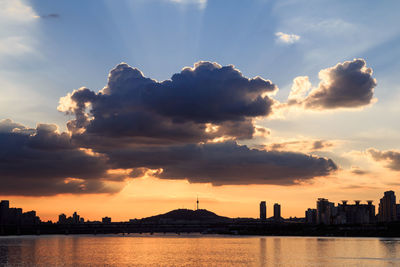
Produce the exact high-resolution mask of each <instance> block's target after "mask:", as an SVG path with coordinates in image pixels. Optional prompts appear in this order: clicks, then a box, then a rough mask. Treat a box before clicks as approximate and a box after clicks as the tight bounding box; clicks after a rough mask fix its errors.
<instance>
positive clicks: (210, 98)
mask: <svg viewBox="0 0 400 267" xmlns="http://www.w3.org/2000/svg"><path fill="white" fill-rule="evenodd" d="M399 8H400V2H398V1H394V0H393V1H385V2H379V3H378V2H376V1H369V0H356V1H327V0H318V1H316V0H307V1H305V0H304V1H300V0H279V1H278V0H275V1H274V0H248V1H241V0H238V1H236V0H230V1H219V0H88V1H75V0H73V1H54V0H0V95H1V97H0V181H1V187H0V197H1V198H2V199H9V200H10V201H11V206H15V207H22V208H23V209H24V210H32V209H34V210H36V211H37V213H38V215H39V216H40V217H41V218H42V220H53V221H55V220H57V216H58V214H60V213H66V214H67V215H70V214H72V213H73V212H74V211H78V213H79V214H81V216H83V217H85V218H86V219H90V220H99V219H101V217H104V216H110V217H112V218H113V220H128V219H132V218H141V217H145V216H151V215H155V214H159V213H163V212H167V211H169V210H172V209H176V208H190V209H193V208H195V204H196V203H195V201H196V198H197V196H198V197H199V199H200V208H205V209H208V210H211V211H214V212H216V213H217V214H219V215H223V216H230V217H258V210H259V206H258V204H259V202H260V201H262V200H265V201H266V202H267V215H268V216H271V215H272V205H273V204H274V203H280V204H281V206H282V215H283V216H284V217H290V216H292V217H294V216H297V217H303V216H304V211H305V210H306V209H307V208H315V202H316V199H317V198H319V197H325V198H328V199H329V200H330V201H333V202H339V201H341V200H343V199H346V200H350V201H352V200H356V199H357V200H362V201H363V202H365V201H366V200H369V199H371V200H374V201H375V205H377V203H378V200H379V198H380V197H382V195H383V192H384V191H387V190H394V191H395V192H396V193H398V194H400V181H399V180H398V178H399V174H400V124H399V123H398V122H399V119H398V114H399V113H400V106H399V105H398V102H399V101H400V85H399V84H398V81H397V77H398V73H399V72H400V63H399V61H398V58H400V28H399V27H396V26H397V25H398V24H399V23H400V19H399V17H398V12H397V11H398V10H399Z"/></svg>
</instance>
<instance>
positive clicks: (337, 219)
mask: <svg viewBox="0 0 400 267" xmlns="http://www.w3.org/2000/svg"><path fill="white" fill-rule="evenodd" d="M373 222H375V206H374V205H372V200H368V201H367V204H360V200H354V204H353V205H350V204H347V200H342V204H338V206H337V207H335V212H334V217H333V223H335V224H369V223H373Z"/></svg>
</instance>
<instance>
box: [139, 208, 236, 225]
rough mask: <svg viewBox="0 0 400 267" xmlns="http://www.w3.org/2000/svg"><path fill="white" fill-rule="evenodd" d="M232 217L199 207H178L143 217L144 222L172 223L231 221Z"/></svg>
mask: <svg viewBox="0 0 400 267" xmlns="http://www.w3.org/2000/svg"><path fill="white" fill-rule="evenodd" d="M231 220H232V219H231V218H228V217H222V216H219V215H217V214H215V213H214V212H211V211H208V210H205V209H199V210H189V209H177V210H172V211H170V212H167V213H164V214H160V215H156V216H151V217H147V218H143V219H141V221H144V222H156V223H170V222H171V223H172V222H181V223H182V222H211V223H214V222H229V221H231Z"/></svg>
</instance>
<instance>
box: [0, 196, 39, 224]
mask: <svg viewBox="0 0 400 267" xmlns="http://www.w3.org/2000/svg"><path fill="white" fill-rule="evenodd" d="M38 223H40V218H39V217H38V216H36V211H34V210H32V211H28V212H22V209H21V208H10V201H8V200H2V201H1V202H0V224H3V225H6V224H8V225H33V224H38Z"/></svg>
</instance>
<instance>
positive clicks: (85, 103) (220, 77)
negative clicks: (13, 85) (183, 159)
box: [59, 62, 277, 145]
mask: <svg viewBox="0 0 400 267" xmlns="http://www.w3.org/2000/svg"><path fill="white" fill-rule="evenodd" d="M276 90H277V87H276V85H274V84H273V83H272V82H270V81H268V80H264V79H262V78H260V77H255V78H251V79H249V78H246V77H244V76H243V75H242V74H241V72H240V71H239V70H237V69H236V68H234V66H232V65H230V66H224V67H222V66H220V65H218V64H217V63H211V62H198V63H196V64H195V65H194V67H193V68H184V69H183V70H182V71H181V72H180V73H177V74H174V75H173V76H172V77H171V79H170V80H166V81H163V82H157V81H155V80H152V79H150V78H146V77H144V76H143V74H142V73H141V72H140V71H139V70H138V69H135V68H132V67H130V66H128V65H127V64H124V63H122V64H119V65H118V66H116V67H115V68H114V69H113V70H112V71H111V72H110V75H109V77H108V84H107V86H106V87H105V88H103V89H102V90H101V91H100V92H97V93H96V92H94V91H92V90H89V89H87V88H81V89H79V90H75V91H74V92H72V93H71V94H68V95H67V96H66V97H64V98H62V99H61V100H60V105H59V110H61V111H64V112H67V113H70V114H73V115H74V116H75V119H74V120H71V121H70V122H68V129H69V130H70V131H71V132H72V133H73V134H74V138H76V139H77V140H86V141H83V142H82V143H84V144H87V143H88V141H89V142H91V143H92V145H95V144H94V142H95V140H96V142H98V143H101V144H102V145H104V144H112V145H115V143H116V142H115V140H113V138H114V139H115V138H117V139H120V138H125V141H124V144H125V145H126V142H127V141H128V140H127V139H126V137H129V138H128V139H129V142H130V143H136V144H142V143H153V144H154V143H160V144H171V143H188V142H204V141H208V140H212V139H214V138H218V137H226V138H229V139H249V138H252V136H253V134H254V133H255V126H254V124H253V121H252V120H253V119H254V118H256V117H258V116H267V115H269V114H270V113H271V106H272V104H273V102H274V101H273V100H272V98H270V97H269V96H268V95H267V94H268V93H272V92H274V91H276ZM105 138H107V140H104V139H105ZM88 139H90V140H88ZM99 139H101V140H99Z"/></svg>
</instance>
